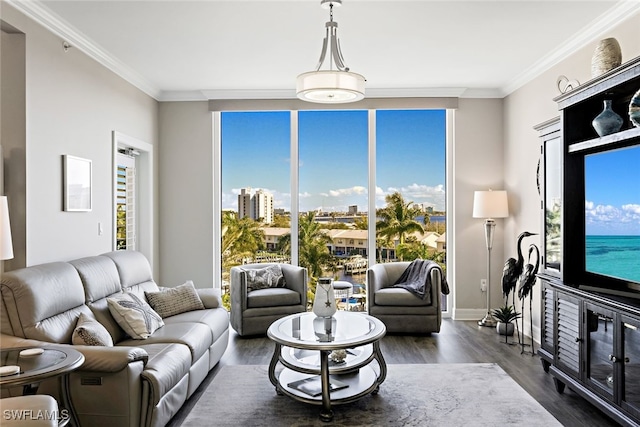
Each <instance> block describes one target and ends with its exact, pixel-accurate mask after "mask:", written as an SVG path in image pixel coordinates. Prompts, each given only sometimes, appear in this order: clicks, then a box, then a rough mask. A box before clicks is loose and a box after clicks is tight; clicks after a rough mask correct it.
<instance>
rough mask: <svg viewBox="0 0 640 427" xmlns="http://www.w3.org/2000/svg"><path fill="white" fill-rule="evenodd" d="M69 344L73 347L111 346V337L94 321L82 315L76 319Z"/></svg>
mask: <svg viewBox="0 0 640 427" xmlns="http://www.w3.org/2000/svg"><path fill="white" fill-rule="evenodd" d="M71 343H72V344H73V345H99V346H104V347H112V346H113V340H112V338H111V335H109V331H107V329H106V328H105V327H104V326H102V325H101V324H100V323H98V321H97V320H96V319H92V318H91V317H89V316H87V315H86V314H84V313H82V314H80V317H78V323H77V324H76V328H75V329H74V330H73V336H72V337H71Z"/></svg>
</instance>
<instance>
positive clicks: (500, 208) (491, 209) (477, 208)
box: [473, 190, 509, 327]
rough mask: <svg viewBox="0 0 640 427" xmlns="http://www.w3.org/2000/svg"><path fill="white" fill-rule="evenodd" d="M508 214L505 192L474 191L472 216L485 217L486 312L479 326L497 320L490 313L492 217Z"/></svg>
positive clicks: (491, 323) (495, 322) (493, 223)
mask: <svg viewBox="0 0 640 427" xmlns="http://www.w3.org/2000/svg"><path fill="white" fill-rule="evenodd" d="M508 216H509V205H508V203H507V192H506V191H504V190H500V191H492V190H489V191H476V192H475V193H474V194H473V217H474V218H485V220H484V237H485V241H486V243H487V314H486V315H485V316H484V318H483V319H482V320H479V321H478V325H480V326H490V327H491V326H496V324H497V321H496V319H494V318H493V315H492V314H491V247H492V246H493V232H494V230H495V228H496V222H495V220H494V218H506V217H508Z"/></svg>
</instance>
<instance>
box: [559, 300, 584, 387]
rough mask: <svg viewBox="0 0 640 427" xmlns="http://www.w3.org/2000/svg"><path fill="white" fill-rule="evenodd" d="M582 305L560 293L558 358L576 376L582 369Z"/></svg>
mask: <svg viewBox="0 0 640 427" xmlns="http://www.w3.org/2000/svg"><path fill="white" fill-rule="evenodd" d="M579 334H580V307H579V305H578V303H577V302H574V301H573V300H570V299H568V298H566V297H564V296H563V295H558V347H557V354H556V360H557V362H558V363H560V364H562V365H563V366H564V367H565V368H567V369H569V370H570V371H572V372H573V373H574V374H575V375H576V376H577V375H578V374H579V371H580V343H579V342H578V341H577V339H578V337H579V336H580V335H579Z"/></svg>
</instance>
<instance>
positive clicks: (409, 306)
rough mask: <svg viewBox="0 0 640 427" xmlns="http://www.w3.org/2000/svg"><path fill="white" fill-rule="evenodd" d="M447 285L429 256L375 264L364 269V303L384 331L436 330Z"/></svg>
mask: <svg viewBox="0 0 640 427" xmlns="http://www.w3.org/2000/svg"><path fill="white" fill-rule="evenodd" d="M448 293H449V286H448V285H447V281H446V278H445V276H444V274H443V271H442V269H441V268H440V266H438V264H436V263H435V262H433V261H429V260H415V261H412V262H408V261H406V262H390V263H384V264H376V265H373V266H371V267H370V268H369V269H368V270H367V307H368V310H369V314H370V315H372V316H374V317H377V318H378V319H380V320H381V321H382V322H383V323H384V324H385V326H386V327H387V332H391V333H393V332H396V333H398V332H399V333H431V332H440V324H441V322H442V311H441V310H442V307H441V300H442V294H448Z"/></svg>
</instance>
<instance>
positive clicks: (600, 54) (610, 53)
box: [591, 37, 622, 77]
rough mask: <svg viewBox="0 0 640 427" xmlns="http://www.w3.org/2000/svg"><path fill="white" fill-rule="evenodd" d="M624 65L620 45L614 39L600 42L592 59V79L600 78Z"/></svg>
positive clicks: (610, 38)
mask: <svg viewBox="0 0 640 427" xmlns="http://www.w3.org/2000/svg"><path fill="white" fill-rule="evenodd" d="M620 64H622V51H621V50H620V43H618V40H616V39H615V38H613V37H609V38H607V39H604V40H600V42H599V43H598V45H597V46H596V50H595V52H593V57H592V58H591V77H598V76H600V75H602V74H604V73H606V72H607V71H611V70H613V69H614V68H616V67H618V66H620Z"/></svg>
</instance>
